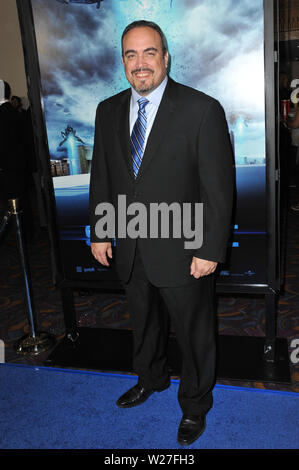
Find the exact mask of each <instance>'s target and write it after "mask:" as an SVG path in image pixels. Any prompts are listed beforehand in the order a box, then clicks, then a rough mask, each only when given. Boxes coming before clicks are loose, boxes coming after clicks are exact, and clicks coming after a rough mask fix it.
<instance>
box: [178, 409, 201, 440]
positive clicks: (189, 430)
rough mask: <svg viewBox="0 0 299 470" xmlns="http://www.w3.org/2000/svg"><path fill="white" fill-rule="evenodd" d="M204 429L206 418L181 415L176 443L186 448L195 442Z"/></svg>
mask: <svg viewBox="0 0 299 470" xmlns="http://www.w3.org/2000/svg"><path fill="white" fill-rule="evenodd" d="M205 429H206V417H205V416H194V415H183V417H182V420H181V422H180V426H179V430H178V443H179V444H181V445H182V446H188V445H190V444H192V442H194V441H196V439H198V438H199V437H200V436H201V435H202V433H203V432H204V430H205Z"/></svg>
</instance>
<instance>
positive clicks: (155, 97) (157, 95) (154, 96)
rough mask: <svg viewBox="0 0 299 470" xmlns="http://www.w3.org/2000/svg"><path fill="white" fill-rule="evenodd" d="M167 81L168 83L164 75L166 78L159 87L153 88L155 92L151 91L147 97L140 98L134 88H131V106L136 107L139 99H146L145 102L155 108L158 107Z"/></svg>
mask: <svg viewBox="0 0 299 470" xmlns="http://www.w3.org/2000/svg"><path fill="white" fill-rule="evenodd" d="M167 81H168V76H167V75H166V77H165V78H164V80H163V81H162V82H161V83H160V85H159V86H158V87H157V88H155V90H153V91H152V92H151V93H149V94H148V95H147V96H140V95H139V94H138V93H137V91H135V90H134V88H132V100H133V105H136V104H137V101H138V100H139V99H140V98H146V99H147V100H149V102H150V103H152V104H154V105H155V106H159V104H160V102H161V99H162V96H163V93H164V90H165V88H166V85H167Z"/></svg>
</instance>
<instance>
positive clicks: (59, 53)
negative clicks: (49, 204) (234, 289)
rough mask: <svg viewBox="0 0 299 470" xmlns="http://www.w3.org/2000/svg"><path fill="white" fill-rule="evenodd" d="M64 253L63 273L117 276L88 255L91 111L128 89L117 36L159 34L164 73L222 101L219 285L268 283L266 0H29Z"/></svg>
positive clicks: (76, 276) (68, 275)
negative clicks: (232, 184)
mask: <svg viewBox="0 0 299 470" xmlns="http://www.w3.org/2000/svg"><path fill="white" fill-rule="evenodd" d="M32 10H33V17H34V24H35V31H36V41H37V49H38V58H39V65H40V73H41V87H42V100H43V109H44V113H45V121H46V131H47V138H48V145H49V155H50V164H51V172H52V176H53V185H54V190H55V200H56V208H57V217H58V225H59V230H60V234H59V236H60V245H61V256H62V262H63V267H64V275H65V277H66V278H67V279H70V280H71V279H75V280H79V279H82V280H91V279H92V280H97V279H99V280H100V279H112V280H113V279H117V276H116V274H115V272H114V271H113V269H111V268H105V267H103V266H101V265H100V264H99V263H97V262H96V261H95V260H94V259H93V257H92V255H91V253H90V239H89V225H88V223H89V222H88V197H89V194H88V193H89V173H90V164H91V157H92V150H93V137H94V120H95V112H96V107H97V104H98V103H99V101H102V100H104V99H106V98H108V97H110V96H111V95H114V94H116V93H119V92H120V91H122V90H124V89H126V88H128V87H129V85H128V82H127V80H126V78H125V74H124V70H123V66H122V63H121V44H120V39H121V34H122V31H123V30H124V28H125V26H126V25H127V24H129V23H131V22H132V21H134V20H137V19H147V20H151V21H154V22H156V23H158V24H159V25H160V27H161V28H162V30H163V31H164V33H165V35H166V37H167V40H168V46H169V52H170V55H171V70H170V76H171V77H172V78H173V79H174V80H176V81H177V82H180V83H183V84H185V85H188V86H191V87H193V88H196V89H198V90H200V91H203V92H204V93H207V94H209V95H211V96H213V97H214V98H216V99H218V100H219V101H220V103H221V104H222V106H223V108H224V110H225V113H226V118H227V122H228V126H229V131H230V136H231V141H232V144H233V149H234V156H235V167H236V191H237V202H236V207H235V212H234V213H235V217H234V227H233V238H232V240H230V245H229V258H228V261H227V263H226V264H225V265H223V266H221V270H220V273H219V279H218V281H219V282H220V283H222V282H223V283H234V284H236V283H242V284H243V283H246V284H261V283H266V192H265V189H266V155H265V140H266V139H265V97H264V85H265V83H264V23H263V1H262V0H239V1H238V2H236V1H235V0H213V1H211V0H102V1H101V2H99V1H90V0H85V1H84V0H32Z"/></svg>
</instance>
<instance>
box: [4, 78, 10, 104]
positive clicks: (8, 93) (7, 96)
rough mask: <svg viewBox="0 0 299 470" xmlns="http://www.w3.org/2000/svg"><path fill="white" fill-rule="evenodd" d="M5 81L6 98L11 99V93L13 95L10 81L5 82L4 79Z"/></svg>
mask: <svg viewBox="0 0 299 470" xmlns="http://www.w3.org/2000/svg"><path fill="white" fill-rule="evenodd" d="M3 83H4V99H5V100H9V99H10V95H11V88H10V85H9V83H7V82H5V81H4V80H3Z"/></svg>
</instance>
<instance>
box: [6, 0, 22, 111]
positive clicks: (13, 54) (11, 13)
mask: <svg viewBox="0 0 299 470" xmlns="http://www.w3.org/2000/svg"><path fill="white" fill-rule="evenodd" d="M0 18H1V28H0V57H1V60H0V79H2V80H5V81H6V82H8V83H9V84H10V86H11V90H12V94H13V95H17V96H20V97H21V98H22V102H23V105H24V107H27V84H26V75H25V66H24V55H23V49H22V40H21V33H20V26H19V19H18V13H17V6H16V0H0Z"/></svg>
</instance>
